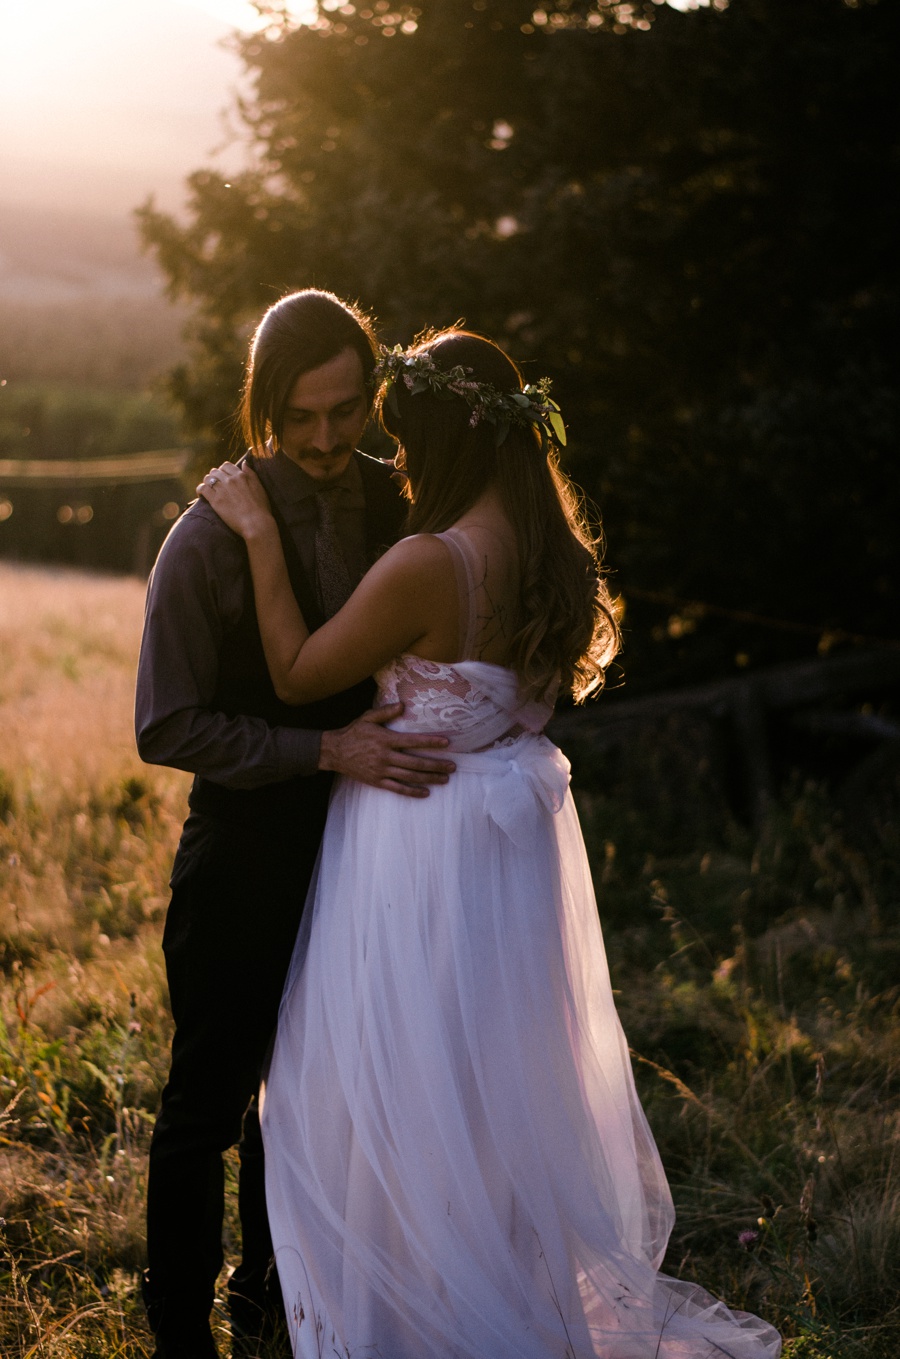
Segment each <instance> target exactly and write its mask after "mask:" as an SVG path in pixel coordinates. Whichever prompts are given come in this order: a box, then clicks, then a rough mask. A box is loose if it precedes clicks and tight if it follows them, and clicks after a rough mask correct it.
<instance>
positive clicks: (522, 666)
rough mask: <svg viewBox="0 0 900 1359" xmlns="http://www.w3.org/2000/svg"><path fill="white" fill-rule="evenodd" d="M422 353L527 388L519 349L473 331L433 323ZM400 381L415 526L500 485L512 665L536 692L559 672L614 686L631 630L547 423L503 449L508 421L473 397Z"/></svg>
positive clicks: (580, 695) (595, 685)
mask: <svg viewBox="0 0 900 1359" xmlns="http://www.w3.org/2000/svg"><path fill="white" fill-rule="evenodd" d="M413 352H415V353H427V354H429V355H430V356H431V358H432V359H433V361H434V363H435V364H436V365H437V367H438V368H441V369H449V368H453V367H455V366H456V365H460V366H462V367H463V368H466V369H469V370H470V376H471V377H472V378H473V379H474V380H475V381H477V382H487V383H490V384H491V385H492V386H493V387H495V388H496V389H497V390H498V391H503V392H516V391H520V390H521V388H522V375H521V373H520V372H519V369H518V368H517V367H516V365H515V364H514V363H513V361H512V359H510V358H509V357H508V356H507V355H506V354H504V352H503V350H502V349H501V348H500V347H499V345H496V344H494V343H493V341H492V340H488V339H485V338H484V337H483V336H481V335H475V334H473V333H472V332H471V331H466V330H461V329H459V328H458V327H452V328H450V329H448V330H441V331H432V332H428V333H426V334H425V335H423V336H420V337H419V338H418V340H417V341H416V343H415V345H414V346H413ZM393 391H394V393H395V394H396V399H395V401H393V400H392V402H391V403H389V404H386V403H385V402H384V401H383V400H382V403H381V421H382V424H383V425H384V428H385V429H386V430H387V432H388V434H390V435H391V436H392V437H393V438H395V439H397V440H398V441H399V443H400V447H401V449H402V451H403V459H404V461H405V470H406V474H407V476H408V478H409V488H408V494H409V498H410V500H411V502H412V504H411V507H410V511H409V517H408V520H407V531H408V532H409V533H441V532H443V531H444V530H445V529H448V528H450V526H451V525H452V524H454V523H456V521H457V520H458V519H459V518H461V516H462V515H464V514H465V513H466V511H467V510H469V509H471V507H472V505H474V504H475V502H476V501H477V500H478V498H479V496H481V495H482V493H483V492H484V491H485V490H486V489H487V487H488V486H490V485H491V484H492V483H493V484H496V486H497V488H498V490H499V493H500V496H501V499H502V504H503V507H504V509H505V511H506V514H507V516H508V518H509V521H510V524H511V525H512V527H513V529H514V531H515V534H516V539H517V542H518V548H519V600H518V608H517V616H516V619H515V624H514V635H513V639H512V656H511V664H512V666H513V668H514V669H515V670H516V671H517V673H518V674H519V676H520V677H521V679H522V681H523V683H524V684H525V685H526V686H527V687H528V689H529V691H530V692H531V693H533V694H534V695H536V696H541V695H544V694H546V693H547V692H548V691H550V690H551V689H552V687H553V685H554V684H555V683H556V681H557V680H559V682H560V687H561V689H562V690H563V691H570V692H571V693H572V694H573V696H574V697H575V699H576V700H577V701H581V700H583V699H585V698H586V697H587V696H588V695H589V694H591V693H593V692H594V691H595V690H597V689H599V688H600V687H601V686H602V684H603V679H604V672H605V670H606V667H607V665H608V664H609V662H610V661H611V660H612V658H613V656H614V655H615V654H616V652H617V650H618V648H619V629H618V625H617V623H616V618H615V613H614V611H613V608H612V603H611V600H610V596H609V592H608V590H607V588H606V586H605V584H604V583H603V580H602V578H601V575H600V543H599V538H598V537H596V536H594V535H593V534H592V533H591V532H590V530H589V528H588V525H587V522H586V519H585V516H584V514H583V512H582V509H581V505H580V503H579V498H578V496H577V494H576V492H575V490H574V488H573V486H572V484H571V482H570V481H569V480H568V478H567V477H566V476H565V475H564V473H563V472H562V471H561V470H560V468H559V464H558V461H557V453H556V450H555V448H551V449H550V451H549V453H547V452H544V451H542V448H541V441H540V438H539V436H538V434H537V432H536V431H535V430H534V429H531V428H523V427H521V426H516V425H513V426H512V427H511V429H510V430H509V433H508V434H507V436H506V438H505V439H504V440H503V442H502V443H501V444H500V445H499V447H498V446H497V427H496V425H493V424H490V423H489V422H487V421H481V422H480V423H479V424H477V425H475V426H474V427H473V426H472V425H471V424H470V415H471V412H470V410H469V408H468V406H467V405H466V404H465V402H464V401H463V400H462V399H461V398H458V397H453V398H452V399H449V400H442V399H440V398H438V397H436V396H434V395H433V394H432V393H431V392H430V391H429V392H422V393H419V394H417V395H416V396H412V395H411V394H410V392H409V391H408V390H407V388H406V386H405V384H404V383H403V382H402V381H397V382H395V384H394V387H393ZM392 406H394V409H391V407H392Z"/></svg>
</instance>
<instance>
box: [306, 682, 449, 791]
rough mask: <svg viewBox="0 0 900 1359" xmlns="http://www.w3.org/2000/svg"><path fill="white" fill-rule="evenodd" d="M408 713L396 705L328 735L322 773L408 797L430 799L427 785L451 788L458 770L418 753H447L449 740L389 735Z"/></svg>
mask: <svg viewBox="0 0 900 1359" xmlns="http://www.w3.org/2000/svg"><path fill="white" fill-rule="evenodd" d="M402 712H403V704H402V703H393V704H391V705H390V707H387V708H373V709H371V710H370V711H369V712H367V713H363V715H362V717H358V718H357V719H356V721H355V722H351V723H350V725H349V726H347V727H341V728H340V730H339V731H323V732H322V748H321V753H320V755H319V768H320V769H332V770H334V771H335V773H337V774H346V775H347V777H348V778H351V779H356V780H357V782H358V783H370V784H372V785H373V786H374V787H375V788H385V789H387V790H388V791H389V792H391V793H401V794H403V796H405V797H427V796H428V787H427V785H428V784H429V783H446V782H447V779H448V777H449V776H450V775H451V774H452V773H453V771H454V769H455V768H456V766H455V765H454V764H453V763H452V761H450V760H440V759H437V758H436V757H435V756H428V755H423V754H418V755H417V754H415V753H414V752H415V751H428V750H431V751H438V750H446V748H447V744H448V742H447V738H446V737H444V736H424V735H419V734H418V733H416V732H409V731H390V730H388V728H387V726H386V725H385V723H387V722H391V721H393V719H394V718H396V717H399V716H400V714H401V713H402Z"/></svg>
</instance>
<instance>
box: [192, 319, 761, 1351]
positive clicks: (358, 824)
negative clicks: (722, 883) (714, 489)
mask: <svg viewBox="0 0 900 1359" xmlns="http://www.w3.org/2000/svg"><path fill="white" fill-rule="evenodd" d="M377 372H378V378H379V381H380V382H381V401H382V408H381V409H382V420H383V423H384V425H385V427H386V429H387V430H388V432H389V433H391V434H392V435H394V436H395V437H396V438H397V440H398V441H399V444H400V451H399V453H398V464H399V465H401V466H403V467H405V471H406V473H407V476H408V479H409V494H410V499H411V502H412V505H411V510H410V515H409V532H410V535H411V536H409V537H407V538H405V539H403V540H402V541H401V542H399V543H398V544H397V545H396V546H395V547H393V548H391V549H390V551H388V552H387V553H385V555H384V556H383V557H382V558H381V559H380V560H379V561H378V562H377V563H376V565H375V566H374V567H373V568H372V569H371V570H370V571H369V572H368V574H367V575H366V576H365V577H364V578H363V580H362V582H361V583H360V585H359V587H358V588H357V590H356V591H355V593H354V594H353V595H352V597H351V598H350V599H349V600H348V602H347V603H346V605H345V606H344V608H342V609H341V610H340V612H339V613H338V614H337V615H336V616H335V617H334V618H333V619H331V620H330V621H329V622H327V623H326V624H325V625H324V626H323V627H321V628H320V629H319V630H318V631H316V632H315V633H313V634H312V635H310V634H309V633H308V630H307V628H306V626H305V624H304V621H303V618H302V617H301V614H300V611H299V609H298V607H297V604H296V601H295V599H294V597H293V594H292V593H291V589H290V585H289V582H288V576H287V572H286V569H285V565H284V560H283V557H282V553H281V546H280V540H279V536H278V532H277V528H276V526H275V522H274V520H273V519H272V516H271V514H270V512H269V508H268V502H267V500H266V496H265V492H264V491H263V489H262V486H261V484H260V483H259V482H258V481H257V479H256V478H255V476H254V474H253V472H252V471H250V470H245V471H242V470H239V469H238V468H237V467H235V466H234V465H232V464H226V465H225V466H223V467H221V468H218V469H217V476H218V479H219V480H218V482H217V483H216V486H215V489H216V494H215V497H214V499H213V498H211V497H210V496H209V494H208V486H207V484H206V483H204V484H203V485H201V487H199V488H198V489H199V490H200V491H201V492H202V493H204V494H207V497H208V498H210V499H211V503H213V504H214V508H215V509H216V510H217V511H218V512H219V514H220V515H221V516H222V517H223V519H224V520H225V521H226V523H228V524H229V525H230V526H231V527H232V528H233V529H235V530H236V531H237V532H239V533H240V534H241V535H242V536H243V537H244V538H245V540H246V543H247V549H248V553H249V557H250V564H251V568H252V572H253V582H254V590H255V596H256V607H257V613H258V616H259V622H260V628H261V633H262V638H263V642H264V646H265V652H266V659H267V663H268V665H269V669H270V671H271V674H272V679H273V682H274V684H275V688H276V690H277V691H278V694H279V696H280V697H281V698H282V699H284V700H286V701H288V702H291V701H293V702H298V703H300V702H302V703H307V702H310V701H313V700H315V699H318V698H321V697H324V696H325V695H327V694H331V693H334V692H336V691H338V690H341V689H345V688H347V687H348V686H349V685H352V684H355V683H356V682H357V681H358V680H360V679H362V678H364V677H365V676H367V675H370V674H372V673H374V674H375V677H376V680H377V682H378V685H379V691H380V697H381V701H382V702H384V703H394V702H397V701H400V702H402V703H404V704H405V708H404V713H403V717H402V719H399V720H398V722H396V723H395V724H394V725H395V726H397V727H400V728H401V729H405V730H409V731H428V732H440V733H442V734H445V735H447V736H449V737H450V749H451V751H452V752H453V758H454V761H455V763H456V773H455V774H454V775H453V776H452V777H451V778H450V781H449V783H448V784H447V785H446V786H444V787H439V788H435V789H433V790H432V792H431V796H430V797H428V798H427V799H423V800H412V799H410V800H405V799H400V798H396V797H392V796H391V795H390V793H388V792H384V791H381V790H379V789H376V788H373V787H369V786H365V785H362V784H359V783H354V782H350V781H341V782H339V783H338V785H337V787H336V789H335V792H334V795H333V798H332V802H331V806H330V811H329V816H328V825H327V829H326V832H325V838H324V841H323V844H322V851H321V856H320V861H319V866H318V870H317V875H316V878H315V879H314V882H313V885H312V888H311V889H310V897H309V902H308V905H307V909H306V913H305V917H304V918H305V926H304V928H303V929H302V930H301V937H300V938H299V939H298V942H297V946H296V949H295V953H294V959H293V963H292V967H291V972H290V975H289V977H288V981H287V985H286V988H285V992H284V997H283V1000H282V1004H281V1012H280V1017H279V1024H278V1032H277V1036H276V1040H275V1046H274V1051H273V1055H272V1060H271V1065H270V1069H269V1072H268V1077H267V1081H266V1088H265V1095H264V1103H263V1134H264V1138H265V1149H266V1184H267V1196H268V1204H269V1217H270V1222H271V1228H272V1238H273V1242H274V1247H275V1257H276V1261H277V1265H278V1272H279V1276H280V1280H281V1286H282V1291H283V1294H284V1301H285V1308H286V1312H287V1316H288V1323H289V1327H290V1331H291V1338H292V1343H293V1347H294V1353H295V1355H296V1356H298V1359H321V1357H322V1356H326V1355H327V1356H332V1355H339V1356H342V1359H588V1356H598V1357H599V1356H602V1359H712V1357H713V1356H721V1355H726V1356H732V1359H775V1357H776V1356H777V1355H778V1354H779V1352H780V1348H781V1343H780V1340H779V1337H778V1335H777V1334H776V1332H775V1331H774V1330H773V1329H772V1328H771V1327H770V1326H768V1325H767V1324H766V1323H764V1322H763V1321H760V1320H759V1319H758V1318H756V1317H753V1316H750V1315H748V1314H746V1313H741V1312H731V1311H729V1310H728V1308H727V1307H725V1305H724V1304H723V1303H720V1302H717V1301H716V1300H714V1299H713V1298H712V1297H710V1295H709V1294H707V1293H705V1292H704V1291H703V1290H702V1289H700V1288H698V1287H696V1286H695V1285H692V1284H686V1283H682V1282H679V1281H677V1280H674V1279H671V1278H668V1277H666V1276H665V1275H662V1274H660V1273H659V1272H658V1268H659V1264H660V1262H661V1260H662V1257H663V1254H664V1251H665V1247H666V1242H667V1239H668V1235H669V1232H670V1230H671V1227H672V1222H673V1212H672V1204H671V1198H670V1195H669V1190H668V1186H667V1184H666V1180H665V1176H664V1173H663V1170H662V1166H661V1164H660V1160H659V1156H658V1153H657V1150H656V1146H655V1144H654V1141H653V1137H652V1135H651V1133H650V1130H649V1127H648V1125H647V1122H646V1120H645V1118H644V1114H643V1111H642V1109H641V1107H640V1104H639V1102H638V1099H637V1095H636V1093H635V1089H634V1083H633V1079H632V1073H631V1068H630V1065H629V1060H628V1049H627V1045H626V1042H625V1038H624V1036H623V1033H622V1029H621V1027H620V1024H619V1021H618V1018H617V1015H616V1012H615V1008H614V1005H613V998H612V992H611V989H610V982H609V974H608V971H607V965H606V957H605V954H604V948H603V940H602V936H601V931H600V924H599V921H598V917H597V907H596V903H595V899H594V894H593V889H592V886H591V878H590V873H589V870H588V864H587V859H586V856H585V851H584V846H583V843H582V839H581V833H580V830H579V826H578V820H577V816H576V813H575V808H574V804H573V802H572V798H571V795H570V793H569V791H568V776H569V766H568V763H567V761H566V760H565V758H564V757H563V755H562V754H561V753H560V751H559V750H557V749H556V747H555V746H553V745H552V744H551V743H550V741H548V740H547V738H546V737H544V736H543V735H542V734H541V733H542V729H543V727H544V725H545V724H546V722H547V720H548V718H549V717H550V714H551V711H552V706H553V701H554V697H555V695H556V692H557V690H558V689H559V688H563V689H565V690H570V691H572V692H574V694H575V696H576V698H578V697H583V696H584V695H585V694H587V693H589V692H590V691H591V690H592V689H595V688H597V687H598V686H599V685H600V684H601V683H602V678H603V669H604V666H605V665H606V664H607V663H608V662H609V660H610V659H611V657H612V655H613V653H614V651H615V649H616V645H617V640H618V639H617V633H616V626H615V622H614V619H613V616H612V613H611V611H610V605H609V599H608V595H607V594H606V591H605V589H604V588H603V586H602V585H599V584H598V574H597V562H596V559H595V556H594V552H593V548H592V546H591V542H590V539H589V537H588V534H587V532H586V530H585V529H584V527H583V525H582V523H581V521H580V518H579V515H578V512H577V508H576V501H575V497H574V494H573V492H572V490H571V488H570V486H569V485H568V483H567V482H566V480H565V478H564V477H563V476H562V474H561V473H560V471H559V470H558V468H557V466H556V461H555V456H554V451H553V438H554V437H557V438H559V437H561V436H562V423H561V420H560V419H559V415H558V411H557V408H556V407H555V405H554V404H553V403H552V402H551V401H550V400H549V397H548V395H547V390H546V386H545V385H544V384H538V385H537V386H536V387H525V388H523V387H522V382H521V376H520V374H519V372H518V369H517V368H516V367H515V365H514V364H513V363H512V361H511V360H510V359H509V358H508V357H507V356H506V355H505V354H504V353H503V351H502V350H500V349H499V348H498V347H497V346H496V345H494V344H493V343H491V342H490V341H489V340H486V339H483V338H481V337H479V336H476V335H473V334H470V333H468V332H465V331H462V330H459V329H453V330H449V331H443V332H439V333H434V334H431V335H430V336H428V337H427V338H426V339H424V340H423V341H420V342H419V343H418V344H416V345H415V346H414V347H413V348H412V349H411V350H408V351H405V352H402V351H400V350H399V349H396V350H394V351H393V352H391V353H388V354H386V355H385V357H384V358H383V360H382V363H381V365H380V367H379V369H378V370H377Z"/></svg>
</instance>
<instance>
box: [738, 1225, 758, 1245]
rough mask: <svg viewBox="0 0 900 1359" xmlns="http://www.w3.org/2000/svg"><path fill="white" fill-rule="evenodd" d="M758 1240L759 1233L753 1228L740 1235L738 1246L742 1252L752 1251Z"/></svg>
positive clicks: (748, 1228)
mask: <svg viewBox="0 0 900 1359" xmlns="http://www.w3.org/2000/svg"><path fill="white" fill-rule="evenodd" d="M758 1240H759V1232H755V1231H754V1230H753V1228H752V1227H747V1228H746V1229H745V1230H744V1231H742V1232H739V1233H738V1245H739V1246H740V1247H741V1249H742V1250H752V1249H753V1247H754V1246H755V1245H756V1243H757V1241H758Z"/></svg>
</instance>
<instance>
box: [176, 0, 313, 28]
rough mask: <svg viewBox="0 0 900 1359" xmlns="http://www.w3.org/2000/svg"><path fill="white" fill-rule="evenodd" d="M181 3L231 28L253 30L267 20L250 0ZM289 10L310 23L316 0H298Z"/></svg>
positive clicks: (210, 0)
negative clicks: (201, 11)
mask: <svg viewBox="0 0 900 1359" xmlns="http://www.w3.org/2000/svg"><path fill="white" fill-rule="evenodd" d="M180 3H182V4H186V5H190V6H191V7H192V8H193V9H200V10H203V12H204V13H205V14H209V15H211V16H212V17H213V18H214V19H220V20H221V21H222V23H223V24H228V25H229V27H230V28H242V29H248V30H252V29H256V28H262V27H264V26H265V22H266V21H265V19H264V18H261V17H260V14H259V10H257V9H256V8H255V6H254V5H252V4H251V3H250V0H180ZM287 11H288V13H289V14H291V15H293V17H294V18H295V19H298V20H299V21H300V22H301V23H308V22H309V21H310V20H311V19H314V18H315V16H316V5H315V0H296V3H293V4H289V5H288V6H287Z"/></svg>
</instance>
